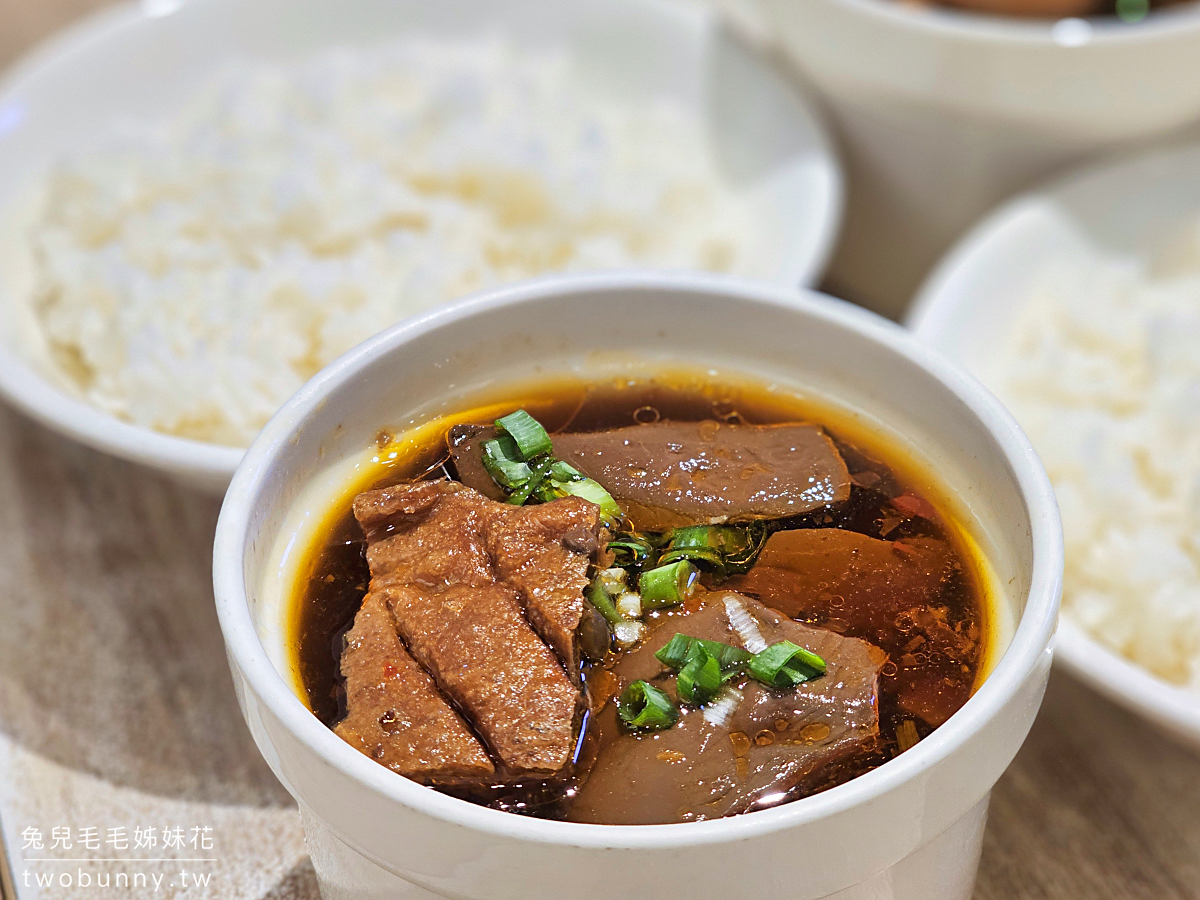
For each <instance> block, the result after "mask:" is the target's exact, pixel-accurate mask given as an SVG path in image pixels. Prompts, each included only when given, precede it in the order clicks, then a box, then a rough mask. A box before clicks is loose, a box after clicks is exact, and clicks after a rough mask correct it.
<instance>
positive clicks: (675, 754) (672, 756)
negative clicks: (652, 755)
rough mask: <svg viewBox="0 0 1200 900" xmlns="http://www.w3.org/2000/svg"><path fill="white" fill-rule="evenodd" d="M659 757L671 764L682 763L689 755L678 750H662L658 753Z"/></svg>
mask: <svg viewBox="0 0 1200 900" xmlns="http://www.w3.org/2000/svg"><path fill="white" fill-rule="evenodd" d="M658 758H659V759H661V760H662V761H663V762H665V763H671V764H675V763H681V762H683V761H684V760H685V759H687V757H686V756H685V755H684V754H682V753H680V752H679V751H678V750H660V751H659V753H658Z"/></svg>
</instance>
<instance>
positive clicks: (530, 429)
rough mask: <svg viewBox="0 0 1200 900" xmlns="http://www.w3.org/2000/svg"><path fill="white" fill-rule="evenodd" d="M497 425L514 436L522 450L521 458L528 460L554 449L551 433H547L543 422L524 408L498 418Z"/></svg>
mask: <svg viewBox="0 0 1200 900" xmlns="http://www.w3.org/2000/svg"><path fill="white" fill-rule="evenodd" d="M496 427H497V428H498V429H499V430H500V431H503V432H506V433H507V434H509V435H511V436H512V439H513V440H514V441H516V444H517V447H518V449H519V450H520V451H521V459H523V460H525V461H527V462H528V461H529V460H531V459H533V458H534V457H535V456H541V455H542V454H543V453H549V452H550V451H552V450H553V449H554V444H553V443H552V442H551V441H550V435H549V434H547V433H546V429H545V428H543V427H542V423H541V422H539V421H538V420H537V419H535V418H534V417H533V416H531V415H530V414H529V413H527V412H525V410H523V409H518V410H517V411H516V412H512V413H509V414H508V415H507V416H504V417H503V418H501V419H497V420H496Z"/></svg>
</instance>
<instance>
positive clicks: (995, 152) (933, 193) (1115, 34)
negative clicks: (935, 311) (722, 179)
mask: <svg viewBox="0 0 1200 900" xmlns="http://www.w3.org/2000/svg"><path fill="white" fill-rule="evenodd" d="M724 2H725V4H726V5H733V6H734V7H735V8H736V10H737V11H738V12H740V13H741V17H742V18H743V20H745V21H747V22H749V23H750V24H751V25H752V26H753V27H754V28H756V29H757V30H758V31H759V32H760V33H761V35H763V36H764V37H767V36H769V40H770V41H772V42H775V43H777V44H778V45H779V46H780V47H781V48H782V49H783V50H784V52H785V53H786V54H787V55H788V56H789V57H790V58H791V60H792V61H793V62H794V63H795V64H796V65H797V66H798V67H799V68H800V69H801V70H802V71H803V72H804V73H805V74H806V75H807V76H808V78H809V79H811V81H812V82H813V84H814V85H815V86H816V87H817V89H818V90H819V92H820V93H821V94H822V95H823V96H824V99H825V100H826V102H827V104H828V108H829V111H830V114H831V120H832V122H833V124H834V125H835V127H836V130H837V132H838V135H839V137H840V139H841V141H842V147H843V150H844V154H845V161H846V168H847V175H848V182H849V185H850V190H849V192H848V196H847V207H846V224H845V228H844V233H843V238H842V241H841V243H840V244H839V247H838V250H837V253H836V255H835V256H834V259H833V261H832V263H831V267H830V271H829V273H828V281H827V285H828V286H829V287H830V288H831V289H832V290H834V291H835V293H839V294H841V295H842V296H845V297H847V298H848V299H852V300H856V301H858V302H862V303H864V304H865V305H867V306H869V307H871V308H873V309H875V310H877V311H880V312H883V313H885V314H887V315H890V316H893V317H897V318H898V317H899V316H900V315H901V314H902V313H903V311H904V308H905V306H906V304H907V303H908V301H909V299H910V298H911V297H912V294H913V291H914V290H915V289H916V288H917V286H918V285H919V283H920V281H921V278H922V277H923V276H924V275H925V274H926V273H927V272H928V271H929V269H930V267H931V266H932V265H933V264H934V263H935V262H936V261H937V259H938V257H939V256H940V255H941V254H942V253H943V252H944V251H945V250H946V248H948V247H949V245H950V243H951V242H952V241H953V240H954V239H955V238H956V237H957V236H958V235H959V234H960V233H961V232H962V230H963V229H964V228H966V227H967V226H968V225H970V224H971V223H972V222H973V221H975V220H976V219H977V218H978V217H979V216H981V215H983V214H984V213H985V212H986V211H987V210H988V209H989V208H991V207H992V206H994V205H995V204H996V203H997V202H999V201H1000V200H1001V199H1003V198H1004V197H1006V196H1008V195H1010V194H1012V193H1013V192H1014V191H1017V190H1024V189H1026V188H1029V187H1031V186H1032V185H1033V184H1034V183H1035V182H1036V181H1037V180H1038V179H1040V178H1042V177H1045V176H1046V175H1047V174H1048V173H1050V172H1051V171H1052V170H1054V169H1056V168H1058V167H1061V166H1063V165H1064V164H1069V163H1071V162H1072V161H1075V160H1078V159H1080V158H1081V157H1083V156H1085V155H1088V154H1095V153H1097V152H1100V151H1105V150H1108V149H1111V148H1114V147H1117V146H1120V145H1127V144H1130V143H1131V142H1139V141H1144V140H1148V139H1151V138H1156V137H1160V136H1162V135H1164V134H1167V133H1169V132H1172V131H1174V130H1176V129H1179V128H1181V127H1183V126H1186V125H1188V124H1189V123H1191V122H1193V121H1195V120H1196V119H1197V117H1198V116H1200V79H1198V78H1197V77H1196V61H1197V60H1198V59H1200V6H1198V5H1197V4H1196V3H1183V4H1179V5H1177V6H1172V7H1168V8H1164V9H1160V10H1154V11H1152V12H1151V13H1150V14H1149V15H1148V16H1147V17H1146V18H1145V19H1143V20H1142V21H1140V22H1138V23H1135V24H1129V23H1125V22H1122V21H1120V20H1119V19H1117V18H1116V17H1107V18H1096V19H1086V20H1085V19H1061V20H1058V21H1053V20H1036V19H1032V20H1031V19H1022V18H1016V17H1000V16H993V15H984V14H980V13H973V12H966V11H961V10H955V9H947V8H944V7H937V6H931V5H926V4H918V3H914V2H909V0H724Z"/></svg>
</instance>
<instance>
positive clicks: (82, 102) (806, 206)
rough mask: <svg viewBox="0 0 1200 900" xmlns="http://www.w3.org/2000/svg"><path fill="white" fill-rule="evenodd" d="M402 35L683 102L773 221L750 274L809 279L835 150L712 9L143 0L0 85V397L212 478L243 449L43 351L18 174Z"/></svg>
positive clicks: (613, 1)
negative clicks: (559, 67) (575, 65)
mask: <svg viewBox="0 0 1200 900" xmlns="http://www.w3.org/2000/svg"><path fill="white" fill-rule="evenodd" d="M414 31H415V32H423V33H432V34H437V35H467V34H476V33H489V34H490V33H497V32H499V33H503V34H506V35H507V36H508V37H509V38H511V39H512V40H513V41H514V42H516V43H518V44H519V45H520V46H527V47H531V48H533V47H536V48H555V49H557V48H565V49H566V50H567V52H569V53H572V54H574V55H575V57H576V58H577V59H578V60H579V62H580V65H581V66H582V67H583V68H585V69H586V70H587V71H588V72H589V73H590V74H592V75H594V76H595V77H596V79H597V81H598V82H599V83H603V84H604V85H605V86H606V89H608V90H611V91H612V92H613V94H614V95H618V96H630V95H643V94H647V93H649V94H657V95H661V96H669V97H674V98H676V99H677V100H679V101H680V102H682V103H683V104H685V105H687V106H689V107H691V108H693V109H696V110H697V112H698V113H699V115H700V116H701V117H702V119H703V120H705V121H707V123H708V129H707V130H708V131H709V133H710V134H711V135H712V139H713V148H714V152H715V154H716V155H717V158H718V159H719V160H721V161H722V164H723V165H722V167H723V169H724V170H725V172H726V173H727V174H729V176H730V178H731V179H736V181H737V183H739V184H742V185H745V186H746V189H747V190H751V189H753V190H754V191H755V196H756V197H760V198H761V204H760V206H761V210H762V215H763V218H764V221H766V222H769V223H770V227H771V229H772V230H773V232H774V233H775V234H777V235H778V238H779V240H778V253H777V256H776V258H775V259H774V260H773V261H771V262H769V263H764V269H763V272H762V277H763V278H764V279H765V280H769V281H772V282H775V283H778V284H783V285H797V284H810V283H812V282H813V281H815V280H816V278H818V277H819V275H820V273H821V271H822V269H823V268H824V264H825V259H826V257H827V255H828V253H829V250H830V248H831V246H832V242H833V239H834V237H835V235H836V233H837V229H838V222H839V217H840V212H841V176H840V171H839V168H838V164H837V162H836V159H835V157H834V155H833V152H832V150H831V148H830V145H829V142H828V141H827V140H826V138H825V135H824V131H823V129H822V126H821V125H820V123H819V122H818V120H817V119H816V117H815V116H814V114H813V113H812V112H811V110H810V108H809V107H808V105H807V104H806V103H805V101H804V100H803V98H802V97H800V95H799V94H797V93H796V91H795V90H794V89H793V88H792V86H791V85H790V84H788V83H787V82H786V81H785V80H784V79H783V77H782V76H781V75H780V74H779V73H778V72H777V71H776V70H775V69H774V68H772V66H771V65H770V64H768V63H766V62H764V61H763V60H762V59H760V58H759V57H757V56H755V55H754V54H753V53H752V52H750V51H749V50H748V49H747V48H746V45H745V44H743V43H741V42H739V40H738V39H736V38H735V37H733V36H731V35H729V34H728V33H727V32H726V31H725V30H724V29H723V28H722V27H721V26H720V24H719V22H718V20H717V18H716V17H715V16H714V15H713V14H712V13H711V12H708V11H705V10H702V9H692V8H689V7H685V6H683V5H681V4H676V3H671V2H666V0H597V2H591V3H586V4H584V3H543V2H539V0H411V2H404V3H398V2H390V0H339V2H337V3H331V2H327V0H256V2H254V3H246V2H243V0H192V2H188V3H181V2H178V0H144V2H142V3H141V4H140V5H137V4H127V5H122V6H118V7H116V8H115V9H112V10H107V11H105V12H103V13H100V14H98V15H96V16H93V17H92V18H90V19H87V20H86V21H85V22H83V23H82V24H80V25H78V26H76V27H74V28H72V29H70V30H68V31H67V32H64V33H63V34H62V35H60V36H59V37H57V38H55V39H54V40H52V41H50V42H49V43H48V44H46V45H44V46H43V47H42V48H41V49H39V50H38V51H36V52H35V53H34V54H33V55H32V56H30V57H29V58H27V59H26V60H25V61H24V62H23V63H22V64H20V65H19V66H17V68H16V69H15V70H13V71H12V72H11V73H10V74H9V75H8V76H7V78H6V79H5V81H4V82H3V84H2V85H0V396H3V397H6V398H7V399H8V400H9V401H10V402H11V403H13V404H14V405H16V406H17V407H18V408H20V409H22V410H24V411H25V412H26V413H28V414H29V415H32V416H34V417H36V418H38V419H39V420H41V421H42V422H44V423H45V424H47V425H49V426H50V427H52V428H55V429H57V430H58V431H60V432H62V433H63V434H65V435H67V436H68V437H71V438H73V439H75V440H78V441H81V442H83V443H85V444H88V445H90V446H92V447H95V448H97V449H99V450H103V451H105V452H107V453H111V454H113V455H116V456H120V457H124V458H126V459H131V460H134V461H136V462H139V463H143V464H146V465H149V466H153V467H154V468H157V469H160V470H162V471H164V472H166V473H168V474H170V475H173V476H175V477H178V478H180V479H183V480H185V481H188V482H190V483H193V484H196V485H198V486H201V487H206V488H210V489H213V490H224V488H225V487H226V485H227V484H228V482H229V478H230V476H231V475H232V474H233V470H234V468H235V466H236V465H237V461H238V460H239V459H240V458H241V455H242V450H241V449H240V448H231V447H221V446H216V445H213V444H207V443H202V442H198V441H191V440H183V439H179V438H174V437H168V436H166V435H161V434H158V433H155V432H152V431H149V430H147V429H144V428H138V427H133V426H131V425H128V424H125V423H122V422H120V421H118V420H116V419H114V418H113V417H111V416H109V415H107V414H105V413H102V412H100V411H98V410H96V409H94V408H93V407H91V406H89V405H88V404H86V403H84V402H81V400H80V399H79V397H78V396H77V393H76V392H75V391H73V390H72V387H71V385H69V384H68V383H66V382H65V381H64V380H63V379H62V378H61V377H59V375H58V373H57V372H56V370H55V369H54V367H53V366H52V365H51V363H50V360H49V358H48V354H47V352H46V348H45V346H44V342H43V340H42V337H41V334H40V331H39V329H38V327H37V325H36V322H35V321H34V319H33V316H32V313H31V311H30V309H29V306H28V302H27V298H28V296H29V292H30V281H31V278H30V265H29V259H28V250H27V244H26V241H25V238H24V229H25V228H26V226H27V224H28V222H29V218H30V215H31V212H32V210H33V209H34V208H35V207H34V206H33V198H32V197H31V196H30V190H31V186H32V185H33V184H34V183H35V182H36V180H37V177H38V174H39V173H40V172H41V171H43V170H44V168H45V166H46V165H47V164H48V163H49V162H51V161H52V160H54V159H55V158H56V157H58V156H59V155H61V153H62V152H63V150H64V149H67V148H69V149H71V150H72V151H78V150H79V149H80V148H81V147H83V148H86V147H87V146H88V143H89V141H92V140H94V137H95V135H96V134H98V133H101V132H103V130H104V129H105V127H106V126H109V125H110V124H111V123H112V122H113V121H114V120H117V119H128V120H132V121H142V120H149V121H156V120H159V119H161V118H163V117H164V116H167V115H169V114H170V113H171V112H172V111H173V110H175V109H176V108H177V107H178V105H179V103H180V101H181V99H182V98H184V97H186V96H187V95H188V94H189V93H190V92H191V91H192V90H194V89H195V88H196V87H197V86H198V85H199V84H201V83H203V82H204V81H205V79H206V78H207V77H208V76H209V75H210V74H211V73H212V71H213V70H214V69H215V68H217V67H218V66H220V65H221V64H222V63H223V62H224V61H226V60H228V59H230V58H243V59H244V58H250V59H267V60H273V61H279V62H287V61H290V60H296V59H301V58H304V57H306V56H309V55H312V54H314V53H317V52H320V51H321V50H322V49H324V48H327V47H330V46H335V45H341V46H347V45H348V46H354V45H356V44H366V43H374V42H378V41H380V40H383V39H386V38H388V37H390V36H396V35H399V34H403V33H406V32H414ZM386 324H390V323H381V326H382V325H386Z"/></svg>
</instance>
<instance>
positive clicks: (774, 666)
mask: <svg viewBox="0 0 1200 900" xmlns="http://www.w3.org/2000/svg"><path fill="white" fill-rule="evenodd" d="M746 671H747V672H749V673H750V676H751V677H752V678H754V679H756V680H757V681H761V682H762V683H763V684H766V685H770V686H771V687H776V688H789V687H795V686H796V685H798V684H803V683H804V682H806V681H811V680H812V679H814V678H817V677H818V676H821V675H824V674H825V671H826V666H825V660H823V659H821V657H819V656H817V654H815V653H811V652H809V651H808V650H805V649H804V648H803V647H798V646H796V645H795V644H793V643H792V642H791V641H780V642H779V643H778V644H772V645H771V646H770V647H768V648H767V649H766V650H763V651H762V652H760V653H756V654H755V655H754V658H753V659H751V660H750V662H749V663H748V664H747V666H746Z"/></svg>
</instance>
